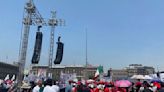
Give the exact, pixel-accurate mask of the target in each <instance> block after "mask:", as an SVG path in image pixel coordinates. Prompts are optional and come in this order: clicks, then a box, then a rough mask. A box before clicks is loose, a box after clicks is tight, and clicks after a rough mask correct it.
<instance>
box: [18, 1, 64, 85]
mask: <svg viewBox="0 0 164 92" xmlns="http://www.w3.org/2000/svg"><path fill="white" fill-rule="evenodd" d="M55 14H56V12H52V18H50V19H48V20H47V21H46V20H45V19H44V18H43V17H42V16H41V14H40V13H39V11H38V9H37V7H36V6H35V4H34V3H33V0H28V2H27V3H26V4H25V7H24V14H23V15H24V16H23V28H22V30H21V31H22V34H21V42H20V50H19V73H18V86H19V87H20V86H21V84H22V80H23V76H24V75H23V74H24V68H25V64H26V55H27V48H28V38H29V31H30V26H50V27H51V32H50V48H49V60H48V63H49V67H50V68H51V67H52V59H53V52H54V51H53V48H54V31H55V26H59V25H63V24H64V20H62V19H56V15H55ZM38 62H39V61H38Z"/></svg>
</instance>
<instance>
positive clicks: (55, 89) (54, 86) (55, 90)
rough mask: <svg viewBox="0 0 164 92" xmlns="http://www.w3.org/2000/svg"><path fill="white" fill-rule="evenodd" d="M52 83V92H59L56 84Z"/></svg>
mask: <svg viewBox="0 0 164 92" xmlns="http://www.w3.org/2000/svg"><path fill="white" fill-rule="evenodd" d="M53 83H54V84H53V85H52V87H51V88H52V89H53V90H54V92H59V91H60V88H59V86H58V85H57V82H56V81H54V82H53Z"/></svg>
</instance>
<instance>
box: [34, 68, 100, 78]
mask: <svg viewBox="0 0 164 92" xmlns="http://www.w3.org/2000/svg"><path fill="white" fill-rule="evenodd" d="M96 70H97V66H88V67H84V66H53V67H52V68H51V71H52V78H53V79H56V80H59V79H60V75H61V73H65V74H76V77H77V78H78V79H81V78H87V79H88V78H89V77H94V74H95V72H96ZM39 71H44V72H46V73H45V75H46V76H48V71H50V69H49V68H48V66H33V67H32V70H31V72H33V73H34V74H38V73H39ZM39 74H40V73H39Z"/></svg>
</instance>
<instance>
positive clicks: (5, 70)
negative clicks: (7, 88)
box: [0, 62, 19, 79]
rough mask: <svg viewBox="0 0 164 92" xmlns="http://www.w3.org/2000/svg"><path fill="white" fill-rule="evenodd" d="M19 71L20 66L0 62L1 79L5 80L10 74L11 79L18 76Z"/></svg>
mask: <svg viewBox="0 0 164 92" xmlns="http://www.w3.org/2000/svg"><path fill="white" fill-rule="evenodd" d="M18 71H19V68H18V66H16V65H12V64H7V63H4V62H0V79H4V78H5V77H6V76H7V74H9V76H10V78H11V77H12V76H13V75H15V76H17V73H18Z"/></svg>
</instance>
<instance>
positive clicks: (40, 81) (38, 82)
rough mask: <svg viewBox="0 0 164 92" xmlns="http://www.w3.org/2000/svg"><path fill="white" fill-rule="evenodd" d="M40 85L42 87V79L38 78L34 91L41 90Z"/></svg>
mask: <svg viewBox="0 0 164 92" xmlns="http://www.w3.org/2000/svg"><path fill="white" fill-rule="evenodd" d="M40 87H42V80H39V79H38V80H37V85H36V86H35V87H34V88H33V90H32V92H39V89H40Z"/></svg>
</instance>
